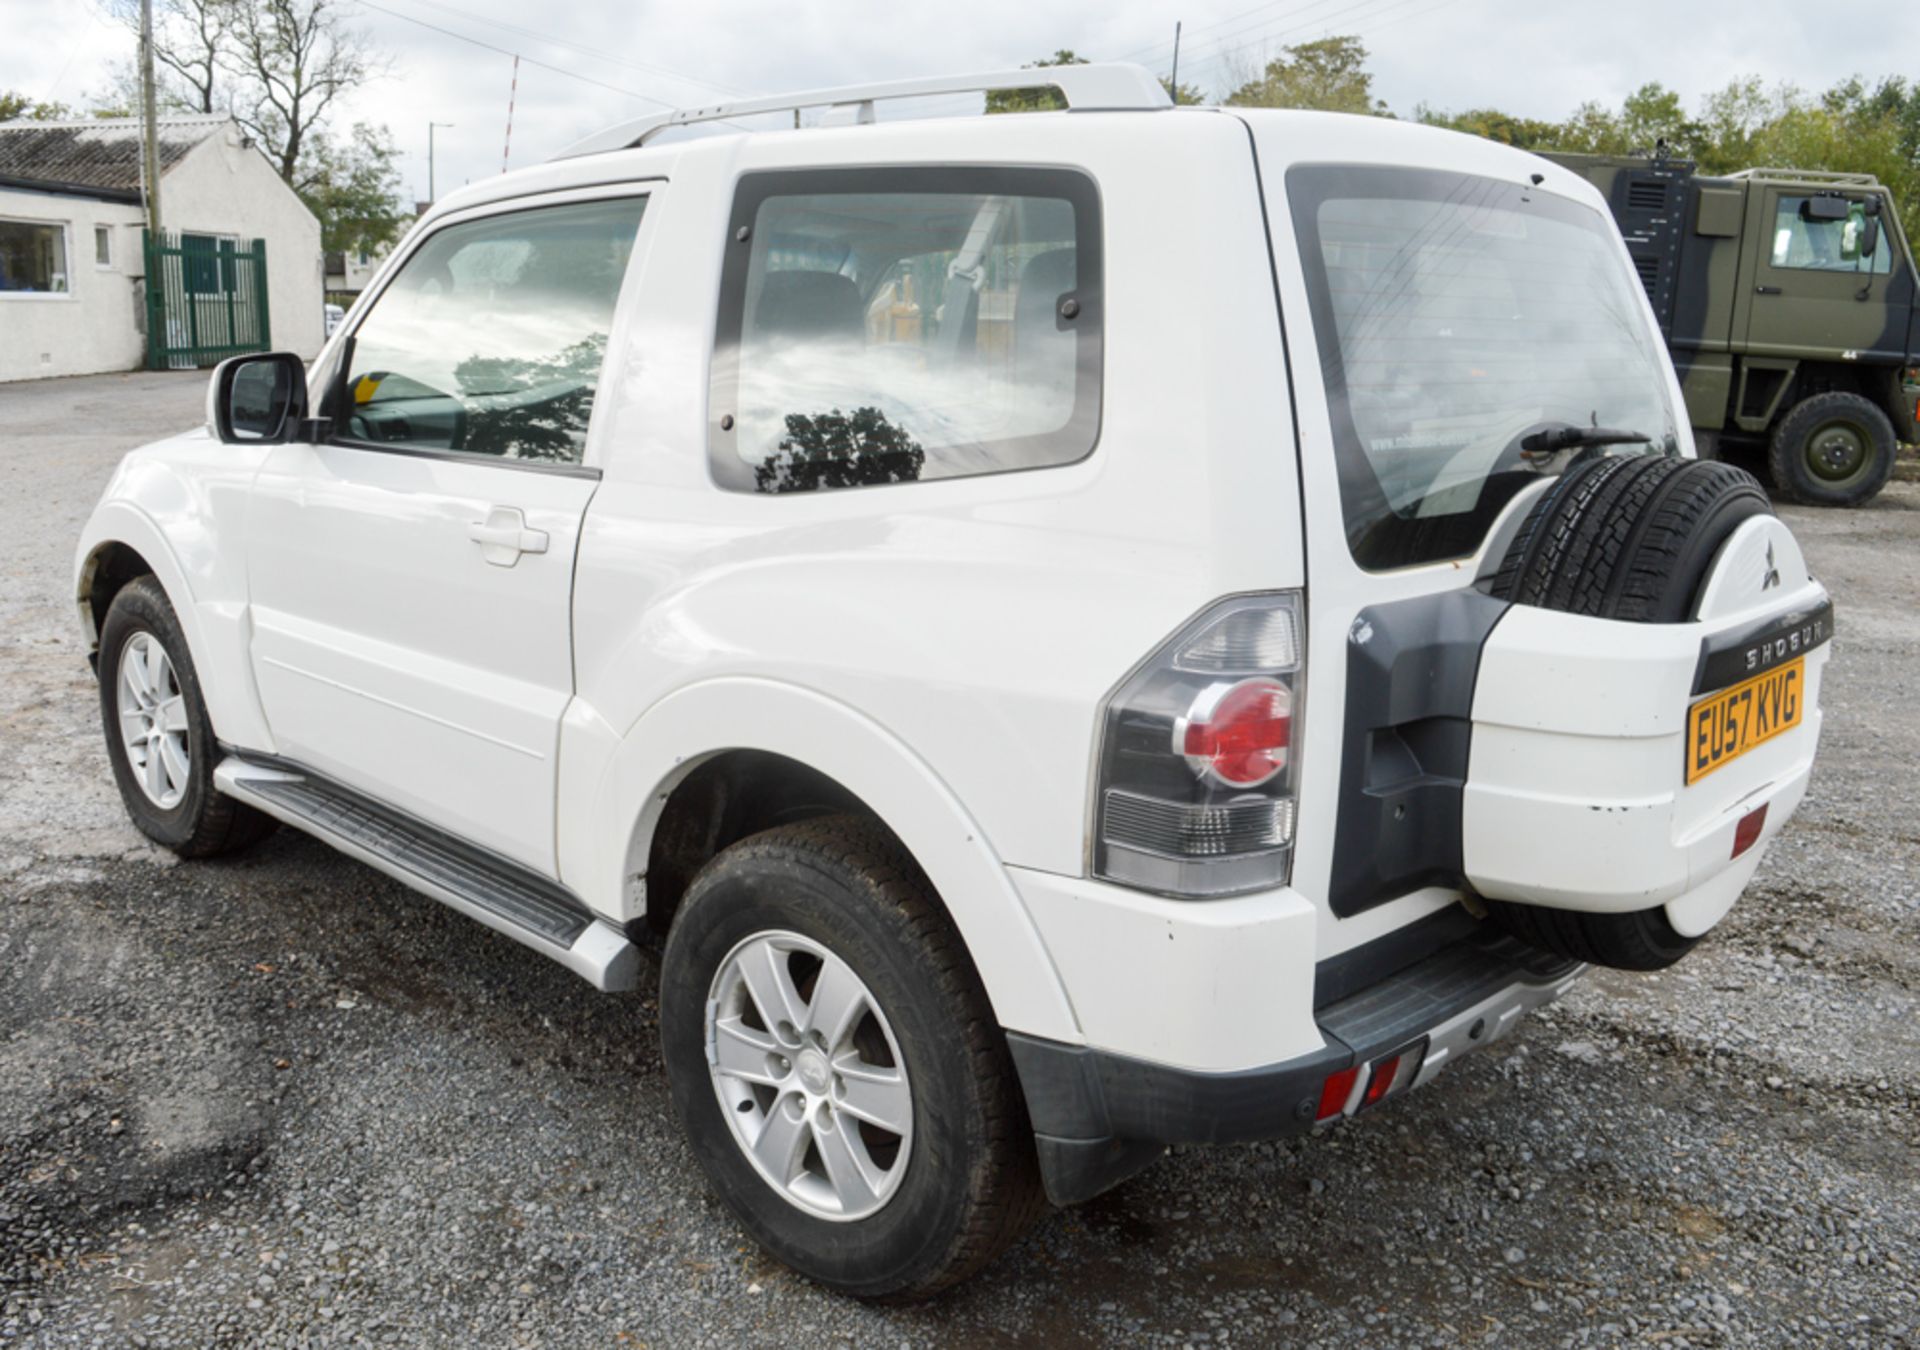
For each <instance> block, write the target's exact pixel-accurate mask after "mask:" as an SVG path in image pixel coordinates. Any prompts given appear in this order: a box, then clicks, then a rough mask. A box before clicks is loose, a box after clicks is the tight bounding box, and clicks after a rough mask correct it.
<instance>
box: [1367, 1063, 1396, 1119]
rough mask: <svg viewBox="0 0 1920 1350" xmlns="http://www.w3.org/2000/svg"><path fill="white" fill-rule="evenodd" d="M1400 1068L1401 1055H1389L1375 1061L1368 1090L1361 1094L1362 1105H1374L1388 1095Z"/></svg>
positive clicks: (1369, 1078)
mask: <svg viewBox="0 0 1920 1350" xmlns="http://www.w3.org/2000/svg"><path fill="white" fill-rule="evenodd" d="M1399 1068H1400V1056H1398V1055H1388V1056H1387V1057H1386V1058H1385V1059H1377V1060H1375V1061H1374V1062H1373V1072H1372V1073H1371V1074H1369V1075H1368V1077H1367V1090H1366V1091H1365V1092H1363V1093H1361V1094H1360V1105H1361V1106H1362V1107H1367V1106H1372V1105H1373V1104H1374V1103H1375V1102H1377V1101H1379V1100H1380V1099H1381V1098H1382V1097H1384V1096H1386V1095H1387V1089H1388V1088H1390V1087H1392V1086H1393V1076H1394V1073H1395V1072H1396V1071H1397V1070H1398V1069H1399Z"/></svg>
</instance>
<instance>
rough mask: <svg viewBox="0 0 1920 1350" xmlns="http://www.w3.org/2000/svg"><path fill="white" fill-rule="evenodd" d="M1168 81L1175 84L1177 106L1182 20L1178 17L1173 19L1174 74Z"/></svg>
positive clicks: (1174, 97)
mask: <svg viewBox="0 0 1920 1350" xmlns="http://www.w3.org/2000/svg"><path fill="white" fill-rule="evenodd" d="M1167 83H1168V84H1170V85H1172V86H1173V90H1172V93H1173V101H1174V104H1175V105H1176V106H1177V105H1178V104H1179V102H1180V21H1179V20H1178V19H1175V20H1174V21H1173V74H1172V75H1171V76H1170V77H1169V78H1168V80H1167Z"/></svg>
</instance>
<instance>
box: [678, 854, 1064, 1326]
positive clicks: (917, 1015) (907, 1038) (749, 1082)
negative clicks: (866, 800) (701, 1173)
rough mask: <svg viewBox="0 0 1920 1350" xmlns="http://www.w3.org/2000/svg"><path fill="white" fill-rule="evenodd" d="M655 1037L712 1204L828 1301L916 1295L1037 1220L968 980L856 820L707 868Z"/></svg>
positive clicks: (1019, 1119)
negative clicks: (829, 1293)
mask: <svg viewBox="0 0 1920 1350" xmlns="http://www.w3.org/2000/svg"><path fill="white" fill-rule="evenodd" d="M660 1035H661V1044H662V1050H663V1056H664V1058H665V1060H666V1066H667V1074H668V1078H669V1080H670V1082H671V1086H672V1092H673V1101H674V1107H675V1109H676V1111H677V1112H678V1114H679V1116H680V1120H681V1123H682V1125H683V1126H684V1127H685V1130H686V1134H687V1139H688V1142H689V1144H690V1146H691V1147H692V1149H693V1151H694V1154H695V1155H696V1156H697V1157H698V1158H699V1159H700V1162H701V1165H702V1166H703V1167H704V1168H705V1169H706V1172H707V1175H708V1177H709V1178H710V1179H711V1180H712V1182H713V1185H714V1188H715V1189H716V1190H717V1191H718V1192H719V1193H720V1196H721V1198H722V1199H723V1200H725V1201H726V1203H727V1205H728V1207H729V1208H731V1209H732V1210H733V1212H734V1214H735V1215H736V1216H738V1218H739V1220H740V1222H741V1223H742V1224H743V1225H744V1226H745V1227H746V1228H747V1230H748V1231H749V1232H750V1233H752V1235H753V1236H754V1238H755V1239H757V1240H758V1241H759V1242H760V1244H761V1245H762V1246H763V1247H765V1248H766V1249H767V1250H768V1251H770V1252H771V1253H772V1254H773V1255H775V1256H777V1257H778V1258H779V1259H780V1260H782V1261H784V1262H786V1263H787V1264H788V1265H790V1266H792V1267H793V1268H794V1269H796V1270H798V1271H800V1272H801V1273H802V1274H804V1275H807V1276H810V1277H811V1278H813V1279H815V1280H818V1281H820V1282H821V1283H822V1284H826V1285H829V1286H831V1287H833V1288H835V1289H839V1290H841V1291H843V1292H846V1293H850V1294H855V1295H858V1296H861V1297H866V1298H886V1299H894V1300H906V1299H912V1298H920V1297H925V1296H926V1295H929V1294H932V1293H935V1292H937V1291H939V1290H940V1289H943V1288H945V1287H947V1286H948V1285H951V1284H953V1283H955V1282H957V1281H959V1280H961V1279H964V1278H965V1277H966V1276H968V1275H970V1274H971V1273H973V1272H974V1271H975V1270H978V1269H979V1268H980V1267H981V1266H984V1265H985V1264H986V1263H987V1262H989V1261H991V1260H992V1259H993V1258H994V1257H995V1256H997V1255H998V1254H999V1253H1000V1252H1001V1251H1002V1250H1003V1249H1004V1248H1005V1247H1006V1246H1007V1244H1008V1243H1010V1242H1012V1241H1013V1239H1014V1238H1015V1237H1017V1236H1018V1235H1019V1234H1020V1232H1021V1230H1022V1229H1024V1228H1025V1227H1026V1225H1027V1224H1028V1223H1029V1222H1030V1221H1031V1219H1032V1218H1033V1216H1034V1215H1035V1214H1036V1213H1038V1211H1039V1208H1040V1205H1041V1192H1040V1189H1039V1181H1038V1175H1037V1167H1036V1164H1035V1161H1034V1150H1033V1136H1032V1131H1031V1128H1030V1126H1029V1125H1028V1123H1027V1119H1026V1111H1025V1109H1024V1106H1023V1104H1022V1101H1021V1098H1020V1093H1019V1089H1018V1086H1017V1084H1016V1080H1015V1077H1014V1070H1013V1065H1012V1062H1011V1059H1010V1057H1009V1055H1008V1053H1007V1048H1006V1043H1005V1040H1004V1038H1003V1036H1002V1035H1001V1032H1000V1029H999V1028H998V1026H996V1025H995V1024H994V1021H993V1017H992V1014H991V1012H990V1010H989V1009H988V1007H987V1004H986V997H985V994H984V991H982V989H981V988H980V984H979V979H978V977H977V976H976V975H975V973H974V971H973V968H972V965H971V964H970V962H969V961H968V959H967V955H966V952H965V950H964V948H963V947H962V945H961V943H960V938H959V935H958V934H957V933H955V932H954V930H953V927H952V924H951V923H950V922H949V920H948V919H947V916H946V913H945V911H944V910H943V909H942V908H941V907H940V904H939V902H938V900H937V898H936V897H935V896H934V894H933V892H932V890H931V888H930V887H929V886H928V885H927V883H926V880H925V878H924V877H923V876H921V874H920V872H919V869H918V868H917V867H915V866H914V864H913V861H912V859H911V858H910V857H908V856H907V855H906V853H905V852H904V850H902V849H901V848H900V846H899V844H898V843H897V842H896V841H894V840H893V838H892V837H891V836H890V835H889V834H887V832H886V831H885V830H883V829H881V828H880V827H879V826H877V825H876V824H874V823H872V822H870V821H866V820H862V819H860V818H858V817H852V816H834V817H826V818H822V819H819V820H813V821H807V822H803V823H801V824H797V825H789V826H783V827H781V828H779V829H774V830H769V831H767V832H766V833H764V834H758V835H755V836H753V837H752V838H749V839H746V840H743V841H741V842H740V843H738V844H735V845H733V846H732V847H731V848H729V849H727V850H726V851H724V852H723V853H721V854H720V855H719V856H718V857H717V858H715V859H714V860H713V861H712V862H710V863H709V864H707V866H706V867H705V868H704V869H703V870H702V871H701V872H700V874H699V876H698V877H696V878H695V879H694V882H693V885H692V887H691V888H690V889H689V890H688V892H687V896H686V899H685V900H684V901H683V902H682V903H681V906H680V909H679V912H678V913H677V914H675V916H674V920H673V927H672V929H671V931H670V932H669V934H668V937H667V946H666V951H665V953H664V955H663V959H662V964H661V978H660Z"/></svg>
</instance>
